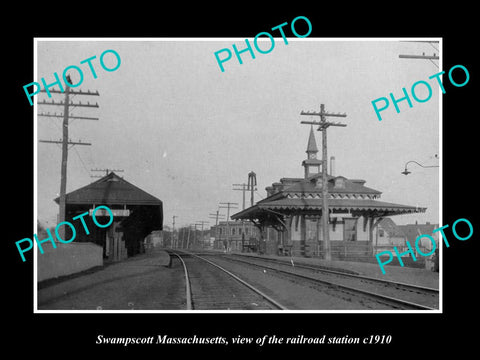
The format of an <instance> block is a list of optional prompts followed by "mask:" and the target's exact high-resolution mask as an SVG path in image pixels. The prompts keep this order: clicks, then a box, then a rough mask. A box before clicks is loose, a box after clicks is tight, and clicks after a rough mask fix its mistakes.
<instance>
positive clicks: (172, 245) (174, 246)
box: [171, 215, 178, 248]
mask: <svg viewBox="0 0 480 360" xmlns="http://www.w3.org/2000/svg"><path fill="white" fill-rule="evenodd" d="M177 217H178V216H177V215H173V216H172V219H173V221H172V244H171V247H172V248H176V247H177V246H176V244H175V218H177Z"/></svg>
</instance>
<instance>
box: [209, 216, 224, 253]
mask: <svg viewBox="0 0 480 360" xmlns="http://www.w3.org/2000/svg"><path fill="white" fill-rule="evenodd" d="M219 212H220V210H219V209H217V211H216V213H215V214H208V215H209V219H215V240H220V236H219V234H218V219H220V220H222V218H223V217H224V216H225V215H220V214H219ZM213 247H214V248H215V244H214V246H213Z"/></svg>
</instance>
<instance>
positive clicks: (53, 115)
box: [37, 112, 99, 120]
mask: <svg viewBox="0 0 480 360" xmlns="http://www.w3.org/2000/svg"><path fill="white" fill-rule="evenodd" d="M37 116H45V117H57V118H62V119H63V114H56V113H55V114H50V113H48V112H47V113H46V114H45V113H40V114H37ZM68 118H69V119H79V120H99V118H97V117H89V116H69V117H68Z"/></svg>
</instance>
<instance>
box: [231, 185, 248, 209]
mask: <svg viewBox="0 0 480 360" xmlns="http://www.w3.org/2000/svg"><path fill="white" fill-rule="evenodd" d="M232 186H237V188H236V189H235V188H233V189H232V190H239V191H242V192H243V203H242V204H243V205H242V210H245V192H246V191H247V186H248V185H247V184H245V183H243V184H232ZM238 186H241V188H240V189H239V188H238Z"/></svg>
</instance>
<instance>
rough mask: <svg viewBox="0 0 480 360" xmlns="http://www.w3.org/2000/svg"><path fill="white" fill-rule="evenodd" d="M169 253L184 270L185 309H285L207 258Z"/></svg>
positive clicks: (189, 254)
mask: <svg viewBox="0 0 480 360" xmlns="http://www.w3.org/2000/svg"><path fill="white" fill-rule="evenodd" d="M168 253H169V254H170V255H173V256H174V257H175V258H177V259H178V260H179V262H180V263H181V265H182V267H183V271H184V274H185V293H186V306H185V307H186V310H286V308H285V307H284V306H283V305H282V304H280V303H278V302H277V301H275V300H274V299H273V298H271V297H270V296H268V295H267V294H265V293H264V292H262V291H261V290H259V289H258V288H256V287H255V286H253V285H251V284H249V283H248V282H246V281H245V280H243V279H241V278H239V277H238V276H237V275H235V274H233V273H232V272H230V271H228V270H227V269H225V268H223V267H222V266H220V265H218V264H215V263H214V262H212V261H210V260H208V259H205V258H204V257H201V256H198V255H195V254H191V253H183V252H182V253H177V252H174V251H168ZM232 279H234V281H232Z"/></svg>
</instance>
